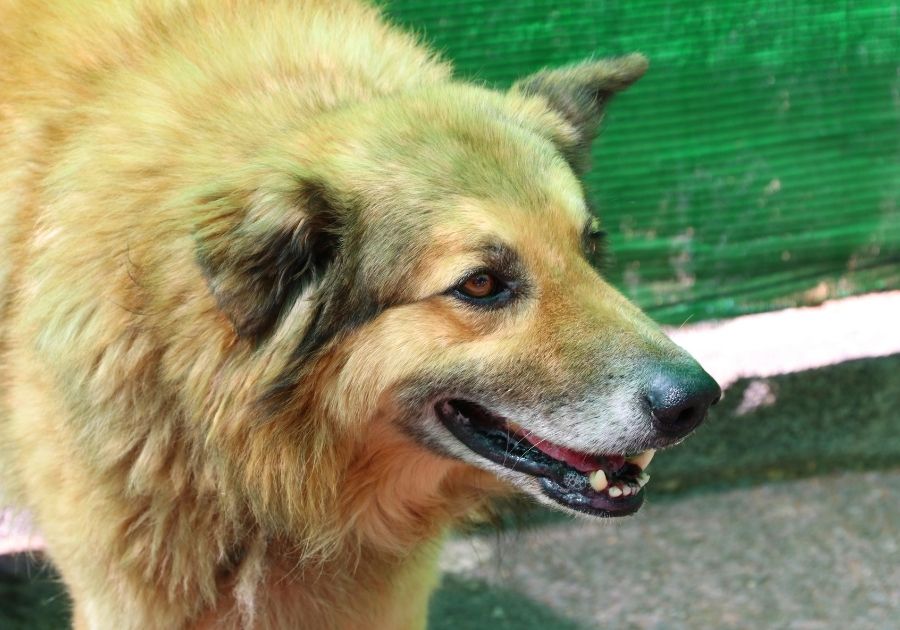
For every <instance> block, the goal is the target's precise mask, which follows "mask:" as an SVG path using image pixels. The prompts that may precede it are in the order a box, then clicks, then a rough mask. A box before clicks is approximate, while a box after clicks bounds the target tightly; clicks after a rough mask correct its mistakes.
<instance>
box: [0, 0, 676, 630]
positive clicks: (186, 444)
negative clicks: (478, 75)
mask: <svg viewBox="0 0 900 630" xmlns="http://www.w3.org/2000/svg"><path fill="white" fill-rule="evenodd" d="M0 59H3V65H4V69H3V71H2V72H0V147H2V151H0V181H2V188H0V249H2V251H4V252H5V254H4V257H3V259H2V260H0V344H2V346H0V351H2V360H0V443H2V453H0V455H2V465H3V471H4V474H3V477H4V485H6V486H7V487H6V488H5V490H6V491H8V492H11V493H12V496H13V497H15V498H16V499H17V500H18V501H20V502H21V504H22V505H24V506H26V507H27V508H29V509H30V510H32V511H33V513H34V515H35V519H36V522H37V523H38V524H39V526H40V529H41V531H42V533H43V534H44V537H45V539H46V540H47V545H48V552H49V555H50V557H51V559H52V560H53V562H54V564H55V565H56V566H57V567H58V569H59V571H60V573H61V575H62V577H63V579H64V581H65V583H66V584H67V586H68V588H69V590H70V593H71V596H72V599H73V601H74V605H75V611H74V612H75V624H76V627H78V628H115V629H117V630H123V629H127V628H140V629H142V630H144V629H148V628H166V629H172V628H186V627H192V628H213V627H215V628H227V627H259V628H297V627H303V628H314V629H318V628H323V629H328V628H335V629H338V628H339V629H345V628H376V629H379V628H381V629H402V628H418V627H422V626H423V624H424V619H425V609H426V604H427V599H428V594H429V592H430V591H431V589H432V588H433V586H434V583H435V577H434V575H435V570H434V565H435V559H436V554H437V550H438V547H439V543H440V539H441V537H442V536H443V535H444V532H445V531H446V529H447V528H448V527H449V526H450V525H451V524H453V523H455V522H458V521H459V520H460V519H461V518H463V517H465V516H466V515H467V514H470V513H471V512H472V510H473V509H478V508H479V507H482V506H483V505H484V502H485V500H486V499H487V498H489V497H490V496H491V495H495V494H497V493H499V492H505V491H506V490H507V489H508V486H507V484H506V483H505V482H501V481H500V480H498V479H497V477H496V476H495V475H493V474H490V473H489V472H486V471H484V470H482V469H480V468H478V467H477V466H473V465H471V464H470V463H466V462H464V461H462V460H461V459H459V458H456V457H446V456H443V455H441V454H439V453H436V452H434V451H433V450H430V449H429V448H427V447H426V446H423V444H422V443H421V442H420V441H417V440H416V439H411V438H410V437H409V432H408V431H406V430H405V428H404V426H403V425H402V423H398V422H397V420H396V419H397V418H398V417H400V416H403V415H404V413H405V412H404V411H403V410H402V409H401V407H402V406H403V403H402V401H401V400H400V398H399V394H398V392H400V391H401V390H403V387H406V386H405V385H404V384H405V383H409V382H412V381H414V380H416V379H419V378H421V379H425V377H424V376H423V375H434V376H433V378H431V377H429V379H425V380H428V382H438V381H441V379H444V380H448V379H451V376H453V375H454V374H455V375H459V374H463V373H467V370H469V371H476V372H477V371H478V370H480V369H481V367H479V366H487V367H485V369H487V368H488V367H489V368H490V370H492V371H491V375H490V376H488V375H485V376H484V377H483V378H482V380H481V382H485V383H486V382H492V380H498V381H503V380H504V379H506V380H505V381H504V382H508V383H511V382H518V383H520V384H522V385H523V388H522V391H523V392H525V393H524V394H523V396H525V395H526V394H527V395H528V396H531V395H537V394H536V393H537V392H541V391H556V392H564V391H568V390H570V389H571V388H572V387H573V383H575V382H576V381H577V378H578V377H577V374H580V373H582V372H584V371H585V370H586V369H588V367H589V366H591V365H594V364H603V363H604V362H607V363H608V362H609V361H619V362H620V363H621V364H623V365H625V364H627V365H631V364H633V363H635V362H636V361H637V359H634V357H636V356H637V355H638V354H639V353H644V354H647V353H649V354H653V355H654V356H675V355H676V354H677V350H675V349H673V347H672V346H671V345H669V344H668V342H667V341H666V340H665V338H664V337H663V336H662V334H661V333H660V332H659V331H658V329H656V328H655V327H654V326H653V325H652V324H651V323H650V322H649V321H647V320H646V319H644V318H643V316H642V315H641V314H640V312H639V311H638V310H637V309H636V308H635V307H633V306H632V305H630V304H629V303H628V302H627V301H626V300H625V299H624V298H622V297H621V296H620V295H619V294H618V293H616V292H615V291H614V290H613V289H612V288H610V287H609V286H608V285H607V284H606V283H604V282H603V281H602V280H601V279H600V278H599V277H598V276H597V275H596V273H595V272H594V271H593V270H592V269H591V268H590V266H589V265H588V264H587V263H586V261H584V260H583V259H582V258H581V257H580V256H581V253H580V252H581V242H580V239H581V226H582V224H583V223H584V220H585V217H586V216H587V212H586V210H585V208H584V204H583V201H582V193H581V188H580V185H579V183H578V180H577V179H576V177H575V175H574V174H573V172H572V170H571V168H570V165H576V163H577V162H578V160H579V159H580V158H579V157H578V155H576V154H577V153H578V152H579V151H580V150H581V149H583V145H585V143H587V142H589V141H590V137H588V136H590V134H591V133H592V132H590V133H587V132H585V133H584V134H582V131H583V130H582V129H581V126H582V124H584V121H581V120H578V119H577V117H575V118H572V117H568V118H567V116H566V115H565V113H566V112H565V111H563V110H566V107H568V105H567V104H566V102H560V103H558V102H556V100H555V96H554V94H555V92H554V90H555V89H556V88H555V83H554V81H555V80H556V79H558V78H559V77H558V76H557V77H556V79H555V78H554V77H555V76H556V75H546V76H544V75H541V76H540V77H539V78H538V80H537V81H536V82H532V83H525V84H521V85H520V87H519V88H518V89H514V90H512V91H511V92H509V93H506V94H501V93H497V92H492V91H489V90H486V89H483V88H480V87H476V86H471V85H467V84H465V83H459V82H457V81H455V80H453V79H452V77H451V69H450V67H449V66H448V65H447V64H446V63H444V62H442V61H440V60H438V59H436V58H435V57H434V56H433V55H432V54H431V53H430V52H429V51H428V50H427V49H425V48H423V47H422V46H420V45H419V44H418V43H417V42H416V41H415V40H414V38H412V37H411V36H409V35H408V34H405V33H403V32H401V31H399V30H397V29H395V28H393V27H390V26H388V25H386V24H385V23H384V22H383V21H382V19H381V18H380V16H379V15H378V13H377V11H375V10H374V9H372V8H369V7H367V6H364V5H362V4H359V3H357V2H349V1H343V0H297V1H295V2H287V1H284V2H279V1H276V0H269V1H265V0H260V1H258V2H249V1H240V0H196V1H187V0H121V1H119V2H114V3H113V2H107V1H101V0H59V1H56V2H53V3H46V2H43V1H37V0H0ZM592 68H593V72H594V73H595V74H597V75H598V77H599V79H591V80H594V81H605V82H606V84H607V87H608V93H609V94H610V95H611V93H612V92H614V91H616V90H618V89H621V88H623V87H625V86H626V85H627V84H628V83H630V82H631V81H633V80H634V79H636V78H637V77H638V76H640V74H641V73H642V72H643V61H642V60H641V59H639V58H626V61H623V62H621V63H610V64H607V65H604V64H602V63H600V64H599V65H595V66H592ZM575 74H578V73H577V72H575ZM572 76H573V77H574V76H575V75H574V74H573V75H572ZM579 76H580V75H579ZM563 78H565V77H563ZM575 78H577V77H575ZM542 94H543V96H542ZM575 106H580V105H578V103H576V104H575V105H573V107H575ZM569 113H571V112H569ZM423 138H424V140H423ZM554 147H555V148H554ZM569 158H571V159H569ZM567 160H568V162H567ZM576 166H577V165H576ZM460 182H463V183H460ZM322 189H325V190H326V192H324V193H323V192H322ZM317 204H318V205H317ZM320 205H321V206H322V207H326V206H327V208H326V209H324V210H315V208H319V207H320ZM335 207H337V208H344V210H343V211H342V212H343V213H344V214H342V215H341V218H340V221H339V222H338V223H339V224H340V225H342V226H347V225H350V226H351V227H353V226H355V227H354V230H356V231H345V232H343V233H341V236H340V238H338V237H335V236H333V235H331V236H329V234H331V233H330V232H329V230H331V229H332V228H330V227H329V228H327V229H325V228H321V229H317V228H316V226H317V225H319V224H318V223H317V222H321V223H322V224H323V225H324V224H328V225H331V224H330V223H329V221H332V220H333V217H332V215H333V214H334V213H335V212H337V211H335V210H334V209H333V208H335ZM348 208H350V209H352V210H347V209H348ZM360 208H362V209H360ZM423 208H427V209H428V210H427V212H426V211H425V210H423ZM334 229H337V228H334ZM342 229H347V230H349V228H346V227H345V228H342ZM306 230H313V232H312V234H313V235H312V236H311V235H310V234H309V233H308V232H307V231H306ZM273 234H274V236H273ZM360 234H363V235H364V236H359V235H360ZM483 234H490V235H492V236H494V237H497V238H502V239H503V240H505V241H506V242H510V243H514V244H516V247H517V248H518V252H519V255H520V256H521V258H522V260H523V261H525V262H524V263H523V264H525V265H527V266H528V267H529V268H530V269H533V270H535V271H534V276H533V277H534V278H535V279H534V285H535V286H536V287H537V288H536V289H535V290H534V295H537V296H539V298H540V299H539V300H538V301H536V302H535V306H533V307H528V309H527V310H522V311H516V312H515V313H512V314H506V315H486V314H479V313H473V312H472V311H471V310H465V309H461V308H460V307H459V306H457V305H454V304H452V303H450V301H449V299H448V298H447V297H446V296H445V289H446V287H447V286H448V283H450V282H452V281H453V280H454V279H455V276H456V274H458V273H459V270H460V269H464V268H466V267H467V266H471V264H474V263H477V262H478V260H477V256H478V254H477V252H474V251H473V250H472V243H473V242H475V241H477V240H478V239H477V238H476V236H477V235H483ZM397 235H400V236H397ZM401 236H402V239H403V243H406V245H404V244H403V243H401V244H398V245H397V246H396V247H394V246H393V245H391V246H390V247H389V245H388V244H389V243H391V242H392V241H391V240H390V239H391V238H398V239H399V238H400V237H401ZM272 239H275V240H272ZM277 239H282V240H277ZM353 239H358V240H356V241H354V240H353ZM276 242H277V243H283V245H284V249H283V251H297V252H299V253H302V254H304V255H306V254H309V255H310V256H311V260H312V259H313V258H315V257H316V256H318V255H319V252H321V251H326V250H329V248H331V249H334V248H339V249H340V251H341V252H343V253H342V254H340V256H338V260H339V261H341V262H339V263H334V264H337V265H345V268H342V269H343V271H341V272H340V273H337V272H335V271H333V264H331V263H328V264H330V265H332V266H327V264H326V263H322V266H321V267H315V269H312V267H310V269H312V271H310V269H307V268H305V267H304V268H303V269H300V270H298V269H297V268H296V266H292V265H296V261H287V262H286V261H285V260H283V257H279V256H280V254H279V253H278V252H281V251H282V248H281V247H280V246H279V247H278V248H275V247H271V246H269V244H270V243H276ZM409 242H414V243H415V247H412V246H411V245H408V243H409ZM354 243H355V245H354ZM398 243H400V241H398ZM351 245H353V247H357V246H358V247H359V252H361V253H359V254H358V255H356V254H353V252H349V250H350V249H352V248H351ZM401 245H402V246H403V247H407V249H406V250H402V247H401ZM341 248H343V249H341ZM275 250H277V251H275ZM401 250H402V253H400V254H396V252H398V251H401ZM348 252H349V253H348ZM298 255H299V254H298ZM354 255H355V256H356V257H355V258H354ZM316 260H317V259H316ZM260 261H263V262H260ZM268 264H271V265H273V268H274V266H278V265H286V267H285V270H284V271H283V272H282V271H281V267H278V269H279V271H277V272H276V271H273V270H270V269H269V268H268V267H265V266H264V265H268ZM313 264H314V263H310V265H313ZM315 264H319V263H318V262H316V263H315ZM261 266H262V267H261ZM301 272H302V273H301ZM254 274H255V275H254ZM279 274H280V275H279ZM303 274H307V275H303ZM301 276H302V277H304V278H307V276H308V282H307V281H306V280H304V283H303V284H298V285H296V286H295V285H290V283H291V282H293V281H294V280H295V279H296V278H297V277H301ZM282 282H283V283H284V284H285V286H288V288H290V287H293V288H290V290H288V288H285V286H282ZM329 283H331V284H329ZM276 285H277V286H276ZM332 285H334V286H332ZM291 291H293V293H292V292H291ZM327 291H330V293H328V295H331V296H332V297H331V298H328V299H326V298H324V297H321V296H322V295H324V294H325V293H326V292H327ZM363 293H364V294H365V295H362V294H363ZM357 294H360V296H361V297H359V296H358V295H357ZM340 296H345V297H346V296H349V297H346V299H347V300H349V302H347V303H344V302H340V303H338V302H336V300H338V299H339V298H340V299H344V298H341V297H340ZM329 299H330V300H331V301H329ZM317 300H318V301H317ZM347 304H350V306H347ZM359 305H368V306H365V307H363V306H359ZM313 306H315V307H316V309H318V310H315V313H316V314H317V315H316V316H315V317H314V316H313V311H314V309H313ZM351 307H352V308H351ZM523 308H524V307H523ZM360 313H366V314H367V315H366V316H362V315H360ZM345 320H346V321H345ZM311 329H312V330H313V331H314V333H315V334H311V333H310V332H309V330H311ZM598 330H599V331H603V332H602V334H600V335H599V336H598V335H597V333H596V331H598ZM317 335H318V336H317ZM310 338H312V339H313V341H310V342H309V343H308V344H307V346H301V347H300V349H298V342H299V341H300V340H301V339H303V340H304V343H306V341H305V340H308V339H310ZM587 338H590V339H593V340H594V341H592V342H591V343H590V344H585V343H575V342H573V341H572V340H577V339H582V340H584V339H587ZM303 348H307V349H308V352H306V351H305V350H303ZM304 352H306V354H304ZM641 356H643V355H641ZM528 357H538V358H539V359H540V367H529V366H528V365H526V363H525V362H526V360H527V359H528ZM632 359H634V360H632ZM629 361H630V362H631V363H629ZM529 365H530V364H529ZM523 366H525V367H523ZM498 374H499V375H500V376H499V377H498V378H496V379H495V376H496V375H498ZM504 375H505V376H504ZM453 378H456V377H453ZM459 378H462V377H459ZM423 382H424V381H423ZM441 382H444V381H441ZM507 389H511V388H509V387H508V388H507ZM403 391H407V390H403ZM409 391H412V389H410V390H409Z"/></svg>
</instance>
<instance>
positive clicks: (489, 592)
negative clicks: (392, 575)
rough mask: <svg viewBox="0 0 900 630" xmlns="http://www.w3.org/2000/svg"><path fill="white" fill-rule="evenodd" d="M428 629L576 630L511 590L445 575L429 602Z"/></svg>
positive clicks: (571, 624) (571, 625)
mask: <svg viewBox="0 0 900 630" xmlns="http://www.w3.org/2000/svg"><path fill="white" fill-rule="evenodd" d="M428 628H429V630H521V629H523V628H542V629H544V630H550V629H552V630H580V626H578V625H576V624H574V623H573V622H571V621H568V620H566V619H563V618H562V617H559V616H558V615H556V614H555V613H554V612H552V611H550V610H548V609H547V608H545V607H543V606H541V605H540V604H538V603H535V602H532V601H530V600H528V599H525V598H524V597H522V596H521V595H520V594H518V593H516V592H514V591H507V590H503V589H498V588H495V587H492V586H488V585H487V584H486V583H484V582H481V581H480V580H464V579H462V578H460V577H457V576H454V575H445V576H444V578H443V581H442V583H441V587H440V589H439V590H438V591H437V593H435V596H434V597H433V598H432V600H431V607H430V609H429V613H428Z"/></svg>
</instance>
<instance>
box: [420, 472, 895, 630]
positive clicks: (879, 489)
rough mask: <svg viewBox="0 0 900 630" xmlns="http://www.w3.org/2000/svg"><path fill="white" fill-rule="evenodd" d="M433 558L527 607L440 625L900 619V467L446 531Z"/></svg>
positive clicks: (861, 623) (811, 629) (789, 624)
mask: <svg viewBox="0 0 900 630" xmlns="http://www.w3.org/2000/svg"><path fill="white" fill-rule="evenodd" d="M651 483H652V482H651ZM443 567H444V570H445V572H446V576H447V578H446V579H447V584H448V587H449V589H450V591H453V590H454V585H457V586H456V587H455V588H456V590H459V589H458V584H459V583H460V582H466V581H468V582H470V583H471V582H475V583H480V584H481V585H483V587H484V588H483V589H482V590H481V595H480V596H481V597H482V598H487V599H488V600H490V599H491V595H490V594H491V592H492V590H494V589H504V590H505V591H507V593H513V594H518V595H519V596H520V597H519V598H518V602H522V603H524V602H528V603H527V604H525V606H524V608H522V607H518V608H516V606H517V604H516V600H515V599H513V600H512V601H504V600H503V597H496V598H495V599H496V601H486V602H485V601H483V602H482V603H481V604H480V607H481V608H486V609H487V610H484V611H482V616H481V618H480V619H476V618H472V619H470V621H468V622H465V623H464V625H459V611H456V614H451V615H450V617H451V619H450V620H449V621H450V623H445V622H444V620H443V619H441V618H440V615H441V611H440V610H438V609H436V610H434V611H433V617H432V627H433V628H435V629H436V628H446V629H447V630H449V629H450V628H463V627H465V628H471V629H473V630H474V629H481V628H484V629H488V628H490V629H491V630H499V628H507V627H508V628H521V627H529V628H530V627H539V626H538V625H536V624H534V623H533V618H534V616H535V611H534V609H535V608H538V609H539V614H541V615H542V616H543V617H544V620H543V622H542V624H541V625H542V627H544V628H616V629H618V628H621V629H635V630H636V629H641V630H650V629H653V630H663V629H665V630H680V629H685V630H696V629H702V628H710V629H717V628H785V629H792V630H826V629H828V630H830V629H834V630H837V629H844V628H853V629H854V630H865V629H870V628H871V629H872V630H875V629H878V630H883V629H886V628H900V470H895V471H891V472H881V473H847V474H839V475H829V476H824V477H819V478H814V479H808V480H804V481H793V482H783V483H776V484H771V485H764V486H759V487H751V488H745V489H738V490H730V491H724V492H712V493H701V494H697V495H693V496H687V497H681V498H679V499H677V500H672V499H667V500H661V501H657V502H653V501H649V502H648V504H647V505H645V506H644V508H642V509H641V511H640V512H639V513H638V514H637V515H636V516H635V517H634V518H631V519H627V520H616V521H596V520H594V521H578V522H561V523H558V524H553V525H544V526H542V527H539V528H535V529H531V530H524V531H523V530H519V531H515V532H511V533H508V534H504V535H501V536H491V535H482V536H475V537H470V538H467V539H457V540H454V541H452V542H451V544H450V545H448V546H447V548H446V550H445V553H444V556H443ZM448 594H453V593H448ZM442 595H444V593H443V592H441V593H439V594H438V598H437V600H438V601H436V602H435V603H436V607H435V608H440V606H441V605H442V602H440V598H441V596H442ZM453 595H454V596H455V597H457V598H458V595H455V594H453ZM476 596H477V595H476ZM529 609H530V610H529ZM484 613H487V614H484ZM519 616H524V619H522V620H519V619H518V617H519ZM504 621H505V623H504Z"/></svg>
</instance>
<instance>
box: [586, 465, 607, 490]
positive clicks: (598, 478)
mask: <svg viewBox="0 0 900 630" xmlns="http://www.w3.org/2000/svg"><path fill="white" fill-rule="evenodd" d="M588 480H589V481H590V482H591V488H593V489H594V490H596V491H597V492H603V491H604V490H606V487H607V486H608V485H609V482H608V481H607V480H606V473H605V472H603V471H602V470H595V471H594V472H592V473H591V474H590V475H589V476H588Z"/></svg>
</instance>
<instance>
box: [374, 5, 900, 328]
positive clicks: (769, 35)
mask: <svg viewBox="0 0 900 630" xmlns="http://www.w3.org/2000/svg"><path fill="white" fill-rule="evenodd" d="M383 4H385V6H386V8H387V12H388V14H389V15H391V16H392V17H393V18H394V20H395V21H396V22H399V23H400V24H403V25H405V26H407V27H410V28H412V29H413V30H415V31H417V32H419V33H421V34H422V35H423V36H424V38H425V39H426V40H427V41H429V42H430V43H431V44H432V45H433V46H434V47H435V48H436V49H438V50H440V51H441V52H442V53H443V54H444V55H445V56H446V57H447V58H449V59H451V60H453V61H454V62H455V64H456V68H457V72H458V74H459V75H460V76H463V77H467V78H470V79H474V80H481V81H485V82H487V83H489V84H492V85H496V86H500V87H506V86H508V85H509V84H510V83H511V82H512V81H513V79H515V78H516V77H519V76H522V75H524V74H527V73H530V72H532V71H534V70H536V69H538V68H540V67H543V66H556V65H562V64H565V63H568V62H571V61H575V60H578V59H582V58H584V57H586V56H589V55H591V54H596V55H598V56H610V55H616V54H622V53H627V52H631V51H640V52H643V53H645V54H646V55H648V56H649V57H650V60H651V67H650V71H649V72H648V74H647V76H645V77H644V78H643V79H642V80H641V81H640V82H639V83H638V84H637V85H636V86H634V87H633V88H632V89H631V90H630V91H628V92H626V93H624V94H622V95H621V96H619V97H618V99H617V100H616V101H615V102H614V103H613V104H612V105H611V106H610V109H609V114H608V116H607V118H606V121H605V124H604V131H603V134H602V135H601V139H600V141H599V142H598V143H597V145H596V146H595V151H594V160H593V164H594V167H593V170H592V171H591V172H590V173H589V174H588V176H587V178H586V186H587V188H588V191H589V194H590V195H591V197H592V198H593V200H594V201H595V204H596V205H597V206H598V207H599V208H600V214H601V217H602V219H603V221H604V223H605V225H606V227H607V229H608V230H609V231H610V233H611V241H612V250H613V258H612V261H611V265H610V268H609V269H608V271H607V273H608V274H609V275H610V276H611V278H612V280H613V281H614V282H615V283H616V284H617V285H618V286H620V287H621V288H622V289H623V290H624V291H625V292H627V293H628V294H629V295H630V296H631V297H632V298H633V299H635V300H636V301H637V302H639V303H640V304H641V305H642V306H643V307H645V308H646V309H647V310H648V311H649V312H650V313H651V314H653V315H654V316H655V317H656V318H657V319H659V320H661V321H663V322H667V323H672V324H681V323H683V322H684V321H686V320H690V321H692V322H693V321H697V320H701V319H709V318H720V317H730V316H734V315H738V314H742V313H747V312H754V311H761V310H769V309H774V308H781V307H784V306H792V305H797V304H810V303H816V302H819V301H821V300H823V299H825V298H828V297H836V296H844V295H851V294H857V293H862V292H868V291H876V290H883V289H889V288H898V287H900V208H898V197H900V4H898V3H897V2H886V1H884V0H881V1H878V0H859V1H849V0H845V1H837V2H831V1H827V0H818V1H817V0H797V1H791V0H781V1H772V0H745V1H736V0H730V1H719V2H715V1H708V0H706V1H690V0H680V1H675V0H668V1H664V0H644V1H640V0H633V1H625V0H620V1H613V0H570V1H567V0H460V1H457V2H450V1H447V2H437V1H428V0H383Z"/></svg>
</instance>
